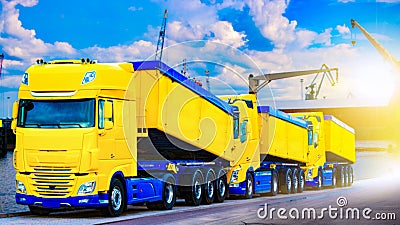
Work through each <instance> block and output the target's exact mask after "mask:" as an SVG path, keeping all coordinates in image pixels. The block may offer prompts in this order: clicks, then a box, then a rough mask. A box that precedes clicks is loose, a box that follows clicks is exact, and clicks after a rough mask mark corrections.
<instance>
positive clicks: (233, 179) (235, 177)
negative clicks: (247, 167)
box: [230, 168, 241, 183]
mask: <svg viewBox="0 0 400 225" xmlns="http://www.w3.org/2000/svg"><path fill="white" fill-rule="evenodd" d="M240 170H241V168H238V169H235V170H234V171H233V172H232V176H231V182H230V183H234V182H236V181H237V180H238V178H239V171H240Z"/></svg>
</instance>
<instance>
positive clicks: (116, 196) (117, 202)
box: [111, 187, 122, 211]
mask: <svg viewBox="0 0 400 225" xmlns="http://www.w3.org/2000/svg"><path fill="white" fill-rule="evenodd" d="M121 195H122V194H121V190H120V189H119V187H114V189H113V190H112V193H111V204H112V208H113V209H114V210H115V211H118V210H119V209H120V208H121V203H122V196H121Z"/></svg>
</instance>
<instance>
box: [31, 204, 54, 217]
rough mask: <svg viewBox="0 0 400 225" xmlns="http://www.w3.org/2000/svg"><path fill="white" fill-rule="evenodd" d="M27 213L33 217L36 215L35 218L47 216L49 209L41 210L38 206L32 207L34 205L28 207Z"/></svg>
mask: <svg viewBox="0 0 400 225" xmlns="http://www.w3.org/2000/svg"><path fill="white" fill-rule="evenodd" d="M29 211H30V212H31V213H32V214H33V215H37V216H47V215H49V213H50V209H46V208H42V207H38V206H34V205H30V206H29Z"/></svg>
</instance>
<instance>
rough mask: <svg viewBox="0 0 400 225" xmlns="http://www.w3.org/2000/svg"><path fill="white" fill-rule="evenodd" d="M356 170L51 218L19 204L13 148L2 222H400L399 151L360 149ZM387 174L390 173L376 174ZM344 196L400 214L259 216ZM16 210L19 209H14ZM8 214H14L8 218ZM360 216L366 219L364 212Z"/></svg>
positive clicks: (4, 177) (352, 203)
mask: <svg viewBox="0 0 400 225" xmlns="http://www.w3.org/2000/svg"><path fill="white" fill-rule="evenodd" d="M354 171H355V174H356V179H358V180H357V181H356V183H355V184H354V186H353V187H351V188H341V189H334V190H332V189H327V190H322V191H306V192H305V193H302V194H296V195H288V196H285V195H278V196H276V197H273V198H271V197H263V198H261V197H258V198H255V199H252V200H228V201H226V202H225V203H223V204H213V205H210V206H200V207H186V206H184V204H183V202H178V203H177V206H176V207H175V208H174V210H172V211H150V210H147V208H146V207H144V206H135V207H133V206H130V207H129V208H128V211H127V212H126V213H125V214H124V215H123V216H121V217H119V218H104V217H102V215H101V214H100V213H99V212H98V211H96V210H78V211H67V212H57V213H52V214H51V215H50V216H48V217H37V216H33V215H30V214H29V213H28V212H27V210H28V209H27V207H26V206H22V205H17V204H15V198H14V194H15V187H14V182H15V181H14V179H15V178H14V176H15V172H14V169H13V168H12V152H9V153H8V155H7V157H6V158H3V159H0V174H1V175H0V183H1V185H2V188H0V224H55V223H57V224H96V223H98V224H100V223H108V222H113V221H121V220H128V221H129V220H133V221H129V222H128V223H135V224H159V223H166V224H174V225H175V224H218V225H222V224H246V223H248V224H251V223H253V224H254V223H255V224H271V223H273V224H285V223H291V222H296V223H300V224H309V223H311V222H317V223H325V224H326V223H329V224H342V223H344V224H346V223H348V224H354V223H359V224H364V223H370V224H381V223H382V222H386V223H387V224H400V221H399V219H400V218H399V217H400V213H399V209H400V195H399V194H400V193H399V192H400V188H399V187H400V185H399V184H400V179H399V178H400V177H398V178H397V180H396V179H394V178H393V177H390V176H394V174H399V173H398V171H400V156H399V155H388V154H387V153H385V152H381V153H376V152H359V153H357V163H356V164H355V165H354ZM386 175H388V176H387V177H383V178H374V177H379V176H381V177H382V176H386ZM369 178H374V179H369ZM341 196H343V197H345V198H346V200H347V202H348V205H347V206H346V207H343V209H348V208H354V207H359V208H360V209H365V208H368V207H369V208H371V209H372V210H373V212H371V213H376V212H385V213H391V212H393V213H396V218H397V220H396V221H393V220H387V221H377V220H366V219H361V220H346V219H330V218H329V214H327V213H328V212H327V213H325V214H324V220H303V219H299V220H295V221H294V220H291V219H287V220H283V219H279V218H278V215H277V214H276V211H274V213H273V214H272V215H273V218H275V219H274V220H272V221H271V219H269V217H267V218H265V219H260V218H258V216H257V211H258V210H260V208H262V209H264V207H265V203H267V204H268V211H269V210H271V209H272V208H275V209H276V210H278V209H279V208H285V209H286V210H287V211H289V210H292V214H293V213H296V210H298V211H299V213H300V216H301V212H302V211H301V210H302V209H303V208H309V207H315V210H316V213H318V214H317V215H320V214H321V213H320V212H321V209H322V208H327V207H329V206H331V207H334V208H335V207H336V208H339V207H338V205H337V203H336V200H337V198H338V197H341ZM292 208H293V209H292ZM15 212H17V213H19V214H12V213H15ZM360 212H361V211H360ZM10 213H11V214H10ZM263 213H264V210H261V211H260V216H261V217H262V216H263V215H264V214H263ZM332 213H334V212H332ZM269 215H271V214H269ZM293 215H294V214H293ZM370 215H372V214H370ZM374 215H375V214H374ZM9 216H11V217H10V218H6V217H9ZM286 216H288V217H289V214H288V212H286ZM333 216H334V215H333ZM360 217H361V218H362V215H360ZM121 223H122V222H121Z"/></svg>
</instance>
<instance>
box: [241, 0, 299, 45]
mask: <svg viewBox="0 0 400 225" xmlns="http://www.w3.org/2000/svg"><path fill="white" fill-rule="evenodd" d="M246 4H247V5H248V6H249V8H250V15H251V16H252V17H253V21H254V23H255V25H256V26H257V27H258V28H259V29H260V31H261V33H262V35H263V36H264V37H266V38H268V39H269V40H271V42H272V43H273V44H274V45H275V47H276V48H284V47H285V46H286V44H287V43H289V42H293V41H294V40H295V39H296V36H295V29H296V26H297V21H295V20H292V21H289V20H288V19H287V18H286V17H284V16H283V13H284V12H285V10H286V8H287V6H288V4H289V1H285V0H275V1H260V0H247V1H246Z"/></svg>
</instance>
